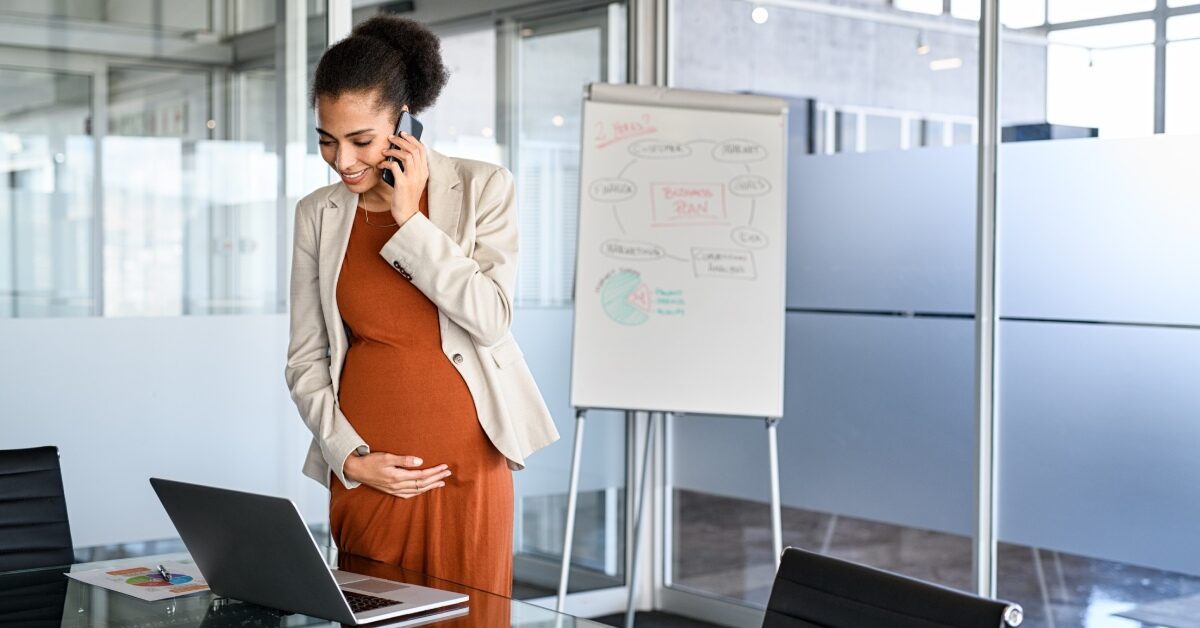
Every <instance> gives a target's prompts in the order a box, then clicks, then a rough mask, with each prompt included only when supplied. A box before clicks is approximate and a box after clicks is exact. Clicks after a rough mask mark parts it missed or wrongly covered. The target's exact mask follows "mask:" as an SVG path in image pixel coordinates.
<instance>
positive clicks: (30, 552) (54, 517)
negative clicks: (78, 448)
mask: <svg viewBox="0 0 1200 628" xmlns="http://www.w3.org/2000/svg"><path fill="white" fill-rule="evenodd" d="M0 529H2V530H3V532H2V533H0V571H13V570H17V569H33V568H37V567H52V566H56V565H69V564H71V563H73V562H75V551H74V549H73V548H72V545H71V526H70V524H69V523H68V522H67V500H66V497H65V496H64V494H63V483H62V471H61V469H60V468H59V466H58V448H57V447H37V448H34V449H6V450H0Z"/></svg>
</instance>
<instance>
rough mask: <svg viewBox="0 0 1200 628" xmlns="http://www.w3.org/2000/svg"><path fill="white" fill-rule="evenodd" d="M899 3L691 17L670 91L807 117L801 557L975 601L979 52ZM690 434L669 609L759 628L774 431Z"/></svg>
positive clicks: (796, 497) (966, 34) (793, 487)
mask: <svg viewBox="0 0 1200 628" xmlns="http://www.w3.org/2000/svg"><path fill="white" fill-rule="evenodd" d="M882 4H883V3H880V2H874V3H868V2H859V3H844V2H828V3H825V2H813V3H803V6H800V4H799V3H796V4H794V5H793V4H791V3H756V2H741V1H730V0H674V1H673V2H671V3H670V7H671V19H670V20H669V28H670V31H669V38H670V40H669V50H670V56H669V61H670V63H669V77H670V83H671V85H672V86H675V87H683V88H695V89H706V90H716V91H724V92H735V93H753V94H766V95H773V96H779V97H783V98H785V99H787V101H788V103H789V107H790V110H789V121H788V125H789V126H788V133H789V136H790V143H789V147H790V148H789V153H788V170H789V173H788V181H787V185H788V190H787V193H788V217H787V219H788V266H787V300H786V303H787V330H786V332H787V336H786V337H787V340H786V342H787V347H786V368H785V381H786V396H785V407H784V416H783V417H782V418H781V420H780V423H779V428H778V429H779V449H780V474H781V478H780V482H781V486H780V491H781V495H782V503H783V544H784V546H789V545H790V546H797V547H803V548H806V549H809V550H814V551H819V552H823V553H827V554H831V555H834V556H838V557H841V558H847V559H851V560H855V561H858V562H862V563H866V564H870V565H873V566H877V567H882V568H885V569H890V570H893V571H898V572H901V573H905V574H907V575H912V576H916V577H919V578H922V579H925V580H930V581H933V582H937V583H939V584H944V585H947V586H951V587H955V588H960V589H966V590H969V589H971V588H972V572H971V544H972V537H973V534H974V532H973V509H972V505H973V504H974V490H973V477H974V476H973V474H974V457H973V443H974V425H975V423H974V410H973V398H972V390H973V388H972V386H973V384H972V382H973V379H972V369H973V351H974V349H973V346H974V345H973V333H974V320H973V319H974V301H973V299H974V297H973V295H974V276H975V260H974V256H975V201H974V199H975V163H976V156H975V148H974V147H973V146H972V142H973V141H974V140H975V138H976V136H977V133H978V130H977V125H976V121H975V116H976V111H977V108H978V96H977V82H978V79H977V68H978V53H977V44H978V35H977V33H976V29H973V28H968V27H966V26H965V25H960V24H957V23H953V22H951V21H949V20H934V19H929V18H926V17H922V16H919V15H911V14H907V13H905V12H903V11H901V10H899V8H894V7H888V6H879V5H882ZM938 5H939V7H940V5H941V2H938ZM1034 52H1036V50H1035V51H1034ZM1030 56H1032V57H1034V60H1035V61H1036V55H1030ZM1040 73H1041V72H1040V70H1038V68H1031V69H1030V70H1029V72H1027V74H1028V75H1029V78H1028V79H1024V77H1022V78H1023V80H1024V81H1025V82H1024V83H1023V84H1031V85H1032V84H1035V83H1037V81H1036V79H1035V78H1034V77H1036V76H1038V75H1040ZM1038 85H1040V83H1038ZM1031 100H1032V102H1028V103H1020V104H1021V105H1022V106H1025V107H1026V108H1027V113H1028V115H1031V116H1040V115H1042V112H1041V110H1040V102H1039V101H1038V99H1036V98H1034V99H1031ZM669 431H670V436H669V440H668V443H669V444H668V447H669V453H668V463H667V467H668V473H669V474H670V478H671V482H670V487H669V490H668V496H667V498H668V500H669V504H668V506H667V512H668V513H669V514H668V516H669V521H670V528H669V529H668V530H667V531H666V535H667V536H666V538H665V539H664V543H665V545H666V546H667V547H668V548H669V549H668V550H667V552H668V554H667V556H668V561H667V563H666V565H665V566H664V568H665V570H666V576H665V578H664V582H663V584H664V587H665V591H664V593H663V595H664V599H666V600H668V602H669V603H671V604H672V608H673V609H677V610H678V612H681V613H686V614H690V615H692V616H695V617H697V618H705V617H720V618H722V621H723V622H724V623H728V624H732V625H750V624H752V623H753V622H754V615H753V614H752V613H748V612H744V611H740V610H738V609H739V608H744V609H747V611H748V610H749V609H762V608H763V607H765V605H766V601H767V597H768V595H769V593H770V588H771V585H772V582H773V579H774V575H775V561H774V556H773V550H772V545H771V528H770V516H769V513H768V506H767V500H768V493H767V489H768V481H767V477H768V475H767V473H768V470H767V458H766V451H767V440H766V435H765V433H764V430H763V427H762V421H755V420H747V419H735V418H721V417H691V416H689V417H682V418H676V419H674V420H673V421H672V422H671V425H670V430H669ZM716 461H719V462H716ZM713 600H722V601H725V602H727V603H730V604H726V605H723V606H718V605H716V604H714V603H713V602H712V601H713ZM759 621H761V619H759Z"/></svg>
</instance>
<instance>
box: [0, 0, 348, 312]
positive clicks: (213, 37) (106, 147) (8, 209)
mask: <svg viewBox="0 0 1200 628" xmlns="http://www.w3.org/2000/svg"><path fill="white" fill-rule="evenodd" d="M324 4H325V3H324V2H323V1H321V2H318V1H316V0H313V1H310V2H308V3H304V2H297V3H288V4H287V5H286V6H287V7H288V9H287V11H288V15H287V16H284V15H277V14H276V9H277V8H278V7H281V6H284V5H283V4H280V3H276V2H273V1H270V0H261V1H252V0H248V1H245V2H195V3H109V2H100V1H95V2H76V3H51V4H46V3H37V2H22V3H7V4H6V5H5V7H4V8H3V9H2V11H3V12H4V17H5V21H6V23H7V24H8V26H7V27H6V29H5V30H4V33H3V36H4V37H5V39H4V40H0V46H2V47H3V48H4V50H5V54H4V61H3V65H2V66H0V80H2V81H3V83H4V85H5V89H4V90H3V96H2V97H0V98H2V99H3V100H2V101H0V107H2V108H3V109H0V121H2V122H0V137H2V138H3V139H2V141H0V163H4V164H5V166H6V167H5V177H4V180H3V182H2V183H0V186H2V187H0V223H3V225H4V226H3V227H0V253H2V254H0V258H2V259H3V262H0V263H2V264H3V269H2V272H0V316H7V317H44V316H89V315H91V316H172V315H180V314H218V313H275V312H282V311H283V310H284V308H285V306H286V304H285V292H284V291H283V290H281V286H282V280H283V276H284V274H285V273H286V266H285V264H284V261H285V257H286V255H287V254H288V253H287V248H288V246H289V245H290V240H288V239H286V238H285V236H286V234H287V233H288V230H289V229H290V222H291V221H290V219H288V218H287V215H285V213H288V214H289V215H290V205H289V203H290V204H294V202H295V201H296V200H298V199H299V197H300V196H301V195H302V194H301V192H302V191H304V190H308V189H312V188H315V187H317V186H319V185H322V184H324V182H325V181H326V178H325V174H324V171H323V168H324V164H323V163H322V162H321V160H320V158H319V156H318V155H317V154H316V150H315V144H314V145H312V146H307V147H306V146H305V141H306V139H307V138H308V135H310V133H309V132H307V131H306V130H305V129H307V128H308V127H311V122H310V120H311V112H310V110H309V108H308V106H307V100H306V97H305V86H306V85H307V83H308V78H307V77H308V76H309V75H310V73H311V67H312V65H313V64H315V62H316V59H317V57H318V56H319V54H320V52H321V50H322V49H324V47H325V19H324V17H323V13H324ZM277 5H278V6H277ZM297 15H299V16H300V17H299V18H297ZM285 31H287V32H286V33H285ZM277 37H278V41H280V42H286V45H284V46H283V47H277V46H276V41H277ZM299 38H303V41H299ZM46 42H49V43H48V44H47V43H46ZM288 123H291V126H290V127H289V126H288ZM291 145H294V146H297V147H298V148H299V150H298V151H297V152H293V153H291V154H289V153H288V152H287V149H286V148H285V147H286V146H291ZM284 208H286V212H285V211H284Z"/></svg>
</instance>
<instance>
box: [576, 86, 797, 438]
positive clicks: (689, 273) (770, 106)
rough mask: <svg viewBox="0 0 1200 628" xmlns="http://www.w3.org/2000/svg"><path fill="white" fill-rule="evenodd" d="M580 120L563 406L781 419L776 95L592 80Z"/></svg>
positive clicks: (781, 175) (782, 198) (779, 123)
mask: <svg viewBox="0 0 1200 628" xmlns="http://www.w3.org/2000/svg"><path fill="white" fill-rule="evenodd" d="M582 130H583V137H582V146H581V149H582V150H581V151H580V155H579V159H580V161H579V166H580V167H579V179H578V190H579V214H578V215H577V216H576V218H577V223H576V225H577V227H578V231H577V233H578V236H579V237H578V240H577V241H576V247H575V269H574V274H575V282H574V294H573V296H574V307H573V308H572V309H573V313H572V317H573V319H574V326H573V333H572V340H571V404H572V405H574V406H576V407H580V408H634V409H650V410H662V411H670V412H688V413H690V412H695V413H701V414H723V415H735V416H757V417H763V416H779V415H780V414H782V412H783V409H782V408H783V387H784V377H783V351H784V346H785V342H784V330H785V322H786V321H785V312H786V307H785V299H784V296H785V289H786V286H787V281H786V278H787V275H786V269H787V267H786V261H787V260H786V255H787V247H786V242H787V233H788V228H787V214H786V212H785V207H786V200H787V187H788V181H787V175H786V173H787V147H788V143H787V142H788V120H787V103H785V102H784V101H782V100H780V99H777V98H771V97H767V96H757V95H747V94H721V93H715V92H700V91H694V90H682V89H671V88H660V87H642V86H636V85H610V84H605V83H594V84H592V85H589V86H588V98H587V99H586V100H585V101H584V105H583V127H582Z"/></svg>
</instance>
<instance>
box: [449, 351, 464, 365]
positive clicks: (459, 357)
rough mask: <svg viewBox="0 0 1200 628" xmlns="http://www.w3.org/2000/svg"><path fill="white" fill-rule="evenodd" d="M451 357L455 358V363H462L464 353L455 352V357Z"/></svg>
mask: <svg viewBox="0 0 1200 628" xmlns="http://www.w3.org/2000/svg"><path fill="white" fill-rule="evenodd" d="M451 359H453V360H454V363H455V364H462V363H463V357H462V354H461V353H455V354H454V357H453V358H451Z"/></svg>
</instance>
